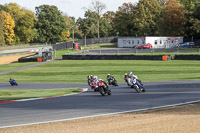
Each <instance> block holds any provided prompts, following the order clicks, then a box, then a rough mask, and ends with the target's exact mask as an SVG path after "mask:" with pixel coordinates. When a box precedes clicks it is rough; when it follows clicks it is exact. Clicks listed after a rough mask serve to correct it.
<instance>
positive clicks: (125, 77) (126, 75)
mask: <svg viewBox="0 0 200 133" xmlns="http://www.w3.org/2000/svg"><path fill="white" fill-rule="evenodd" d="M124 80H125V82H126V83H127V85H128V86H130V85H129V82H128V74H127V73H125V74H124Z"/></svg>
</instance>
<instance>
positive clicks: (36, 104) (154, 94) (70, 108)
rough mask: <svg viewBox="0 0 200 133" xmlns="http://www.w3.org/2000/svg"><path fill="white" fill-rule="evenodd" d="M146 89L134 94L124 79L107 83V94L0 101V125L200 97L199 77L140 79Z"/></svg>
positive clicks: (36, 86)
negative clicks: (184, 79) (196, 78)
mask: <svg viewBox="0 0 200 133" xmlns="http://www.w3.org/2000/svg"><path fill="white" fill-rule="evenodd" d="M144 85H145V87H146V90H147V92H145V93H141V94H138V93H136V91H135V90H134V89H131V88H130V87H128V86H127V85H126V84H125V83H120V84H119V87H111V88H112V95H111V96H104V97H103V96H101V95H100V93H99V92H94V91H93V90H91V89H90V88H89V90H88V91H87V92H84V93H80V94H76V95H69V96H63V97H56V98H47V99H40V100H33V101H24V102H14V103H3V104H0V128H5V127H10V126H19V125H26V124H31V123H32V124H33V123H45V122H49V121H62V120H68V119H76V118H82V117H90V116H96V115H102V114H110V113H116V112H134V111H138V110H145V109H153V108H157V107H163V106H171V105H178V104H184V103H188V102H197V101H200V81H167V82H144ZM71 87H81V88H85V87H88V85H87V84H64V83H63V84H57V83H52V84H51V83H19V86H15V87H11V86H10V85H9V84H8V83H0V90H5V89H50V88H71Z"/></svg>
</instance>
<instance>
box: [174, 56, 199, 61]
mask: <svg viewBox="0 0 200 133" xmlns="http://www.w3.org/2000/svg"><path fill="white" fill-rule="evenodd" d="M174 60H200V55H175V56H174Z"/></svg>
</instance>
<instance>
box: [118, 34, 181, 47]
mask: <svg viewBox="0 0 200 133" xmlns="http://www.w3.org/2000/svg"><path fill="white" fill-rule="evenodd" d="M147 43H150V44H152V46H153V48H173V47H176V46H177V45H178V44H180V43H183V37H153V36H145V37H120V38H118V47H119V48H133V47H134V46H139V45H143V44H147Z"/></svg>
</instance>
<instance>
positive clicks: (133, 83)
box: [130, 78, 145, 93]
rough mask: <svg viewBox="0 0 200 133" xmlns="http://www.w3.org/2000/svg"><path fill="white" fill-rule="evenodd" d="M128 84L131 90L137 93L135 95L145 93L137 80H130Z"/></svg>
mask: <svg viewBox="0 0 200 133" xmlns="http://www.w3.org/2000/svg"><path fill="white" fill-rule="evenodd" d="M130 83H131V85H130V86H131V88H134V89H135V90H136V91H137V93H141V92H145V88H144V85H143V84H142V82H141V81H139V80H138V79H136V78H132V79H131V81H130Z"/></svg>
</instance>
